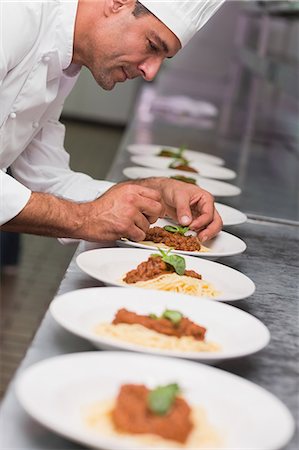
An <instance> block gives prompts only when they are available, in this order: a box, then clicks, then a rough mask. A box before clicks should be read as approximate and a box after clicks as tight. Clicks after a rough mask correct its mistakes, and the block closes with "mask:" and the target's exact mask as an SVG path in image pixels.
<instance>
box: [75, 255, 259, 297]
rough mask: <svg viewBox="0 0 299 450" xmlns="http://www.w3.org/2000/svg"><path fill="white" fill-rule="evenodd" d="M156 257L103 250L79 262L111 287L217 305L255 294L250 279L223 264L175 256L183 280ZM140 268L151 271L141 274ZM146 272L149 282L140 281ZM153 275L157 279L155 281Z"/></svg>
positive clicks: (144, 271) (85, 270) (145, 279)
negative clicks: (165, 293) (201, 299)
mask: <svg viewBox="0 0 299 450" xmlns="http://www.w3.org/2000/svg"><path fill="white" fill-rule="evenodd" d="M153 253H156V254H158V253H159V251H157V252H153V251H149V250H143V249H138V250H136V251H133V250H132V249H126V248H109V249H108V248H102V249H96V250H90V251H87V252H83V253H81V254H80V255H78V257H77V259H76V261H77V264H78V266H79V267H80V269H81V270H83V271H84V272H85V273H87V274H88V275H90V276H92V277H94V278H96V279H98V280H100V281H102V282H103V283H105V284H106V285H110V286H123V287H143V288H148V289H157V290H167V291H171V292H180V293H184V294H188V295H190V296H196V297H207V298H214V299H216V300H217V301H234V300H240V299H242V298H246V297H249V296H250V295H251V294H252V293H253V292H254V290H255V285H254V283H253V281H252V280H250V278H248V277H247V276H246V275H244V274H242V273H241V272H238V271H237V270H234V269H231V268H230V267H227V266H224V265H223V264H219V263H215V262H213V261H208V260H205V259H201V258H193V257H191V256H184V257H182V256H180V255H177V254H173V255H172V257H174V258H175V261H176V262H178V265H179V266H180V269H183V270H182V276H181V275H179V274H178V273H177V272H175V271H171V266H170V265H169V264H165V265H163V264H162V262H161V258H160V260H159V259H158V257H156V258H152V255H153ZM169 256H171V255H169ZM181 259H183V260H184V265H185V267H182V265H181ZM149 260H151V261H150V263H149V264H148V261H149ZM140 264H143V267H144V266H145V265H146V266H148V267H147V268H144V269H145V270H142V269H141V270H140V267H139V269H138V266H140ZM185 270H187V271H189V272H191V276H189V273H188V274H187V275H185V274H184V272H185ZM142 272H143V273H144V274H145V278H143V280H140V281H138V280H139V279H140V276H139V274H140V273H142ZM192 272H193V273H192ZM153 274H154V275H156V276H155V277H154V278H153V276H152V275H153ZM163 275H165V276H163ZM147 277H148V278H147ZM153 301H154V300H153Z"/></svg>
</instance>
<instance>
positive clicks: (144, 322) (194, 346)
mask: <svg viewBox="0 0 299 450" xmlns="http://www.w3.org/2000/svg"><path fill="white" fill-rule="evenodd" d="M94 331H95V333H96V334H98V335H101V336H106V337H110V338H116V339H120V340H122V341H126V342H130V343H132V344H137V345H141V346H143V347H149V348H158V349H162V350H177V351H183V352H184V351H185V352H188V351H189V352H213V351H218V350H219V349H220V347H219V346H218V345H217V344H214V343H212V342H208V341H206V340H205V334H206V328H204V327H202V326H200V325H197V324H196V323H194V322H192V321H191V320H189V319H188V318H187V317H184V316H183V314H182V313H181V312H180V311H175V310H169V309H166V310H165V311H164V312H163V313H162V315H161V316H160V317H159V316H157V315H156V314H149V315H141V314H136V313H135V312H132V311H128V310H127V309H125V308H122V309H120V310H118V311H117V313H116V315H115V317H114V319H113V321H112V323H100V324H98V325H97V326H96V327H95V329H94Z"/></svg>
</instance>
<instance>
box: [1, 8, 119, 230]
mask: <svg viewBox="0 0 299 450" xmlns="http://www.w3.org/2000/svg"><path fill="white" fill-rule="evenodd" d="M77 1H78V0H71V1H70V0H69V1H68V2H66V1H63V0H47V1H43V2H41V1H31V2H28V1H18V2H16V1H12V0H0V169H1V170H0V224H3V223H5V222H7V221H9V220H10V219H12V218H13V217H15V216H16V215H17V214H18V213H19V212H20V211H21V210H22V209H23V208H24V206H25V205H26V203H27V202H28V200H29V197H30V195H31V191H35V192H48V193H51V194H53V195H56V196H59V197H63V198H66V199H69V200H74V201H78V202H81V201H88V200H93V199H95V198H97V197H99V196H100V195H101V194H102V193H103V192H105V191H106V190H107V189H108V188H109V187H111V186H112V183H109V182H107V181H98V180H93V179H92V178H91V177H89V176H88V175H85V174H83V173H79V172H73V171H72V170H71V169H70V167H69V155H68V153H67V152H66V151H65V150H64V146H63V143H64V135H65V130H64V126H63V125H62V124H61V123H60V122H59V121H58V119H59V116H60V114H61V110H62V107H63V102H64V100H65V98H66V97H67V95H68V94H69V92H70V91H71V89H72V88H73V86H74V84H75V82H76V80H77V77H78V74H79V70H80V68H79V67H77V66H75V65H73V64H71V60H72V53H73V35H74V26H75V18H76V11H77ZM9 166H10V167H11V171H12V173H13V175H14V178H12V177H11V176H9V175H8V174H7V173H6V169H7V167H9Z"/></svg>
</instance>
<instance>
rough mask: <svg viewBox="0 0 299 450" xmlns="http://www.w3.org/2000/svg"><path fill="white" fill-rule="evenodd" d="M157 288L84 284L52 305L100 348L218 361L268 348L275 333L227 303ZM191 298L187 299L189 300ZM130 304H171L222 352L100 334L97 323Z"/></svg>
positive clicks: (146, 310)
mask: <svg viewBox="0 0 299 450" xmlns="http://www.w3.org/2000/svg"><path fill="white" fill-rule="evenodd" d="M154 295H155V299H154V301H153V299H152V297H153V292H151V291H147V290H145V289H144V290H143V292H142V295H140V292H139V291H137V289H133V288H129V289H119V288H89V289H80V290H76V291H73V292H68V293H67V294H64V295H61V296H59V297H56V299H55V300H54V301H53V302H52V303H51V305H50V311H51V313H52V315H53V317H54V319H55V320H56V321H57V322H58V323H59V324H60V325H61V326H62V327H64V328H65V329H67V330H68V331H70V332H72V333H74V334H76V335H78V336H81V337H83V338H85V339H87V340H88V341H90V342H91V343H92V344H94V345H95V346H96V347H98V348H101V349H105V350H109V349H115V348H116V349H117V348H119V349H123V350H131V351H138V352H145V353H156V354H160V355H166V356H167V355H168V356H176V357H178V358H189V359H196V360H199V361H206V362H215V361H219V360H225V359H228V358H236V357H239V356H245V355H249V354H251V353H255V352H257V351H259V350H261V349H262V348H263V347H265V346H266V345H267V344H268V342H269V340H270V333H269V331H268V329H267V328H266V327H265V325H263V324H262V322H260V321H259V320H258V319H256V318H255V317H253V316H251V315H250V314H247V313H246V312H244V311H242V310H240V309H238V308H234V307H233V306H229V305H225V304H224V303H216V302H210V301H209V300H202V301H200V302H199V301H197V299H195V298H191V299H189V298H188V299H187V298H184V297H185V296H184V295H182V296H176V295H173V293H170V292H162V291H159V292H155V294H154ZM184 300H185V301H184ZM121 308H126V309H128V310H129V311H132V312H135V313H137V314H143V315H144V314H145V315H148V314H150V313H154V314H156V315H157V316H160V315H161V314H162V313H163V311H165V309H171V310H177V311H180V312H181V313H182V314H183V315H184V316H185V317H188V318H189V319H190V320H192V321H193V322H195V323H197V324H198V325H201V326H204V327H205V328H206V329H207V332H206V340H207V341H210V342H215V343H217V344H219V345H220V346H221V350H219V351H217V352H182V351H178V350H159V349H156V348H152V349H151V348H148V347H144V346H142V345H136V344H131V343H129V342H125V341H123V340H121V339H117V338H114V339H113V338H109V337H104V336H99V335H97V334H96V333H95V332H94V329H95V327H96V326H97V325H98V324H100V323H103V322H106V323H111V322H112V321H113V319H114V317H115V314H116V313H117V311H118V310H119V309H121Z"/></svg>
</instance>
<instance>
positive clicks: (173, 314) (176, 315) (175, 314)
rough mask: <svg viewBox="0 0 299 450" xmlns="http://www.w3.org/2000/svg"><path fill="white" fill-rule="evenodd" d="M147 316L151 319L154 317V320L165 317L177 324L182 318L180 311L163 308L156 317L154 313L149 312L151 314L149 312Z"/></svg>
mask: <svg viewBox="0 0 299 450" xmlns="http://www.w3.org/2000/svg"><path fill="white" fill-rule="evenodd" d="M149 317H150V318H151V319H155V320H159V319H167V320H169V321H170V322H171V323H172V324H173V325H178V324H179V323H180V321H181V320H182V318H183V314H182V313H181V312H180V311H175V310H172V309H165V311H164V312H163V314H162V316H160V317H158V316H157V315H156V314H154V313H151V314H149Z"/></svg>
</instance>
